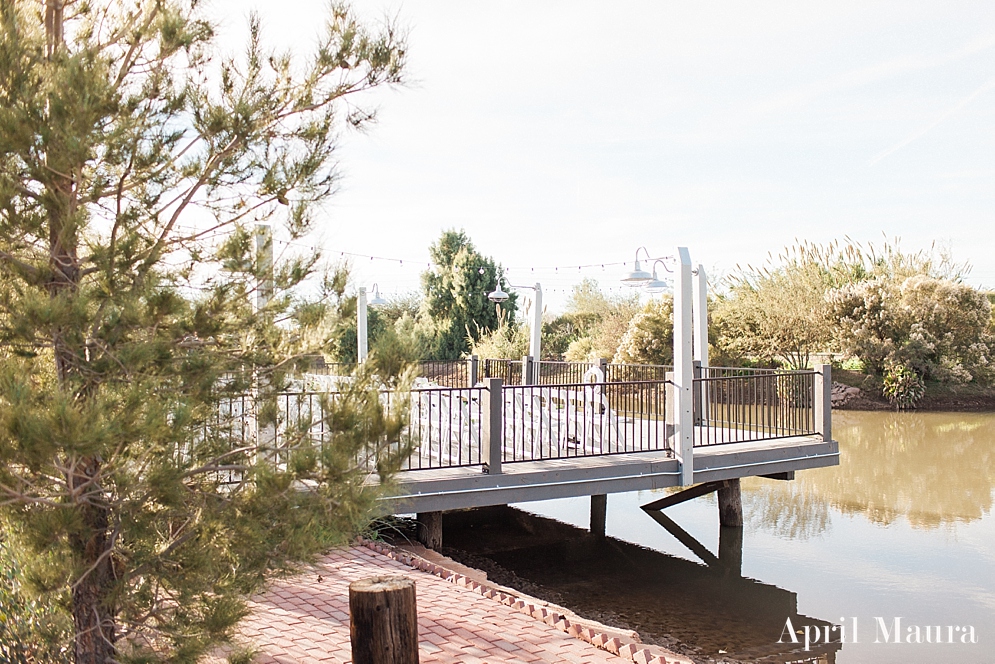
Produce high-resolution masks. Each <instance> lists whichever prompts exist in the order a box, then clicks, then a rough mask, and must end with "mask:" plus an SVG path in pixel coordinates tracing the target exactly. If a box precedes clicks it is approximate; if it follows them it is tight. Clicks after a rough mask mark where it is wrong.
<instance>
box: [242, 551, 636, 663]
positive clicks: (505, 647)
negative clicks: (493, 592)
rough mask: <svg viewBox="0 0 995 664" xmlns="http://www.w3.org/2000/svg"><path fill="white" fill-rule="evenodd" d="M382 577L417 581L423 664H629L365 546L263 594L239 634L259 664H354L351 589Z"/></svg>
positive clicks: (342, 553) (326, 559) (334, 555)
mask: <svg viewBox="0 0 995 664" xmlns="http://www.w3.org/2000/svg"><path fill="white" fill-rule="evenodd" d="M383 574H399V575H404V576H407V577H410V578H412V579H414V581H415V592H416V594H417V602H418V636H419V639H420V651H421V652H420V655H421V661H422V662H423V663H424V664H428V663H431V662H446V663H455V662H459V663H462V664H480V663H481V662H488V663H490V664H493V663H496V662H563V663H569V664H583V663H588V662H590V663H594V662H613V663H618V664H622V663H626V664H632V661H633V660H632V659H630V658H623V657H619V656H617V655H613V654H611V653H609V652H606V651H605V650H601V649H598V648H596V647H595V646H593V645H591V644H590V643H585V642H584V641H582V640H581V639H579V638H576V637H574V636H571V635H570V634H568V633H566V632H564V631H561V630H559V629H557V628H555V627H553V626H550V625H547V624H545V623H544V622H542V621H540V620H537V619H535V618H533V617H532V616H529V615H525V614H524V613H521V612H520V611H517V610H515V609H514V608H512V607H511V606H506V605H505V604H502V603H501V602H499V601H496V600H494V599H490V598H488V597H484V596H482V595H480V594H478V593H476V592H474V591H473V590H471V589H470V588H467V587H461V586H459V585H456V584H454V583H450V582H449V581H446V580H444V579H442V578H439V577H438V576H436V575H434V574H430V573H428V572H424V571H421V570H418V569H413V568H412V567H409V566H408V565H405V564H402V563H400V562H398V561H396V560H392V559H390V558H388V557H387V556H385V555H382V554H379V553H376V552H374V551H372V550H370V549H368V548H366V547H362V546H356V547H353V548H351V549H347V550H343V551H336V552H334V553H332V554H330V555H327V556H325V557H324V558H323V559H322V560H321V561H320V562H319V563H318V565H317V566H316V568H315V570H314V571H311V572H308V573H306V574H301V575H299V576H296V577H292V578H287V579H278V580H275V581H273V582H272V583H270V585H269V586H268V588H267V590H266V592H265V593H263V594H262V595H260V596H257V597H255V598H254V599H253V601H252V603H251V604H250V608H251V610H252V613H251V615H250V616H249V617H248V618H246V619H245V620H244V621H243V622H242V624H241V625H240V629H239V631H240V633H241V634H242V636H243V637H244V638H245V640H246V641H248V642H249V643H251V644H252V645H254V646H255V647H257V648H258V649H259V656H258V657H257V659H256V661H257V662H259V663H260V664H262V663H280V664H291V663H294V664H297V663H304V662H341V663H345V662H351V655H350V646H349V583H350V582H352V581H356V580H357V579H361V578H365V577H369V576H377V575H383ZM319 575H320V576H321V581H320V582H319V581H318V576H319Z"/></svg>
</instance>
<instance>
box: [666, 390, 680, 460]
mask: <svg viewBox="0 0 995 664" xmlns="http://www.w3.org/2000/svg"><path fill="white" fill-rule="evenodd" d="M664 380H666V381H667V382H666V383H664V385H663V389H664V393H663V394H664V396H663V408H664V415H663V422H664V431H665V432H666V436H667V446H668V447H669V448H670V449H671V450H672V451H673V452H674V454H675V456H676V454H677V452H678V451H679V450H678V449H677V436H676V433H677V408H676V407H675V404H676V403H677V390H676V389H674V372H673V371H668V372H667V373H665V374H664Z"/></svg>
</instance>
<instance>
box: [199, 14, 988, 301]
mask: <svg viewBox="0 0 995 664" xmlns="http://www.w3.org/2000/svg"><path fill="white" fill-rule="evenodd" d="M209 6H210V12H211V14H212V16H213V17H214V18H215V19H216V20H218V21H219V23H220V31H221V34H222V39H221V42H220V44H221V46H222V48H224V49H227V50H231V51H238V50H239V49H240V46H239V45H240V44H241V43H242V40H244V37H245V27H246V24H247V21H248V14H249V12H250V11H252V10H255V11H257V12H258V13H259V14H260V15H261V17H262V21H263V26H264V33H263V34H264V39H265V40H266V41H268V42H269V43H270V44H272V45H273V46H275V47H278V48H281V49H283V48H289V49H291V50H293V51H294V52H295V53H299V54H300V55H301V56H302V57H303V56H304V55H305V54H306V53H307V52H308V50H309V49H310V47H311V45H313V44H314V42H315V40H316V37H317V35H318V33H319V30H321V28H322V25H323V17H324V15H325V7H326V4H325V3H324V2H321V1H320V0H279V1H278V2H277V1H274V0H245V1H235V0H213V2H212V3H211V4H210V5H209ZM353 6H354V7H355V8H356V9H357V11H358V12H359V13H360V14H361V15H362V16H364V17H366V18H368V19H369V20H370V21H372V22H377V21H381V20H383V18H384V17H388V16H389V17H394V18H395V20H396V21H397V22H398V23H399V24H400V25H401V26H403V27H404V28H405V29H406V30H407V31H408V46H409V61H408V64H409V67H408V79H409V82H408V84H407V85H406V86H404V87H401V88H398V89H394V90H389V91H383V92H378V93H376V94H375V95H374V96H372V97H369V98H368V99H367V100H366V103H367V104H369V105H372V106H375V107H377V108H378V112H379V121H378V123H377V125H376V126H374V127H373V128H372V129H371V130H370V131H368V132H366V133H357V132H351V133H350V132H345V133H344V134H343V135H342V145H341V150H340V151H339V159H340V166H341V171H342V181H341V189H340V191H339V192H338V194H337V195H336V196H335V197H334V198H333V199H331V200H330V202H329V203H328V204H327V205H326V206H325V208H324V209H323V210H322V213H321V215H320V217H319V218H320V219H321V223H320V230H319V233H318V235H317V236H316V237H315V238H314V240H313V243H314V244H317V245H320V246H322V247H323V248H324V249H325V251H326V253H327V254H328V255H330V256H335V255H336V254H338V255H342V252H347V254H348V253H351V254H355V256H353V257H352V264H353V274H354V277H355V280H356V283H357V284H359V285H366V286H372V285H373V284H374V283H376V284H377V285H378V287H379V289H380V291H381V292H382V293H384V294H394V293H403V292H405V291H411V290H415V289H417V288H418V275H419V273H420V272H421V271H422V270H423V269H425V267H426V265H427V262H428V246H429V244H431V243H432V242H433V241H435V240H436V239H437V238H438V236H439V234H440V233H441V232H442V231H443V230H445V229H448V228H462V229H465V231H466V232H467V234H468V235H469V236H470V238H471V239H472V240H473V242H474V243H475V245H476V246H477V248H478V249H479V250H480V251H481V252H483V253H484V254H486V255H490V256H493V257H494V258H495V259H496V260H498V261H499V262H500V263H502V264H503V265H505V266H506V267H508V268H509V269H510V271H509V275H508V276H509V280H510V282H511V283H512V284H517V285H527V284H532V283H535V282H540V283H541V284H542V286H543V290H544V292H545V294H546V298H545V300H546V304H547V307H549V308H550V309H552V310H556V309H558V308H562V305H563V302H564V301H565V299H566V297H567V294H568V293H569V290H570V288H571V286H572V285H573V284H574V283H577V282H578V281H580V279H581V278H584V277H590V278H594V279H597V280H598V282H599V283H600V284H601V285H602V287H603V288H605V289H606V290H609V289H612V291H610V292H621V291H623V290H624V287H623V286H622V285H621V282H620V279H621V277H622V276H623V273H624V271H625V270H627V269H631V267H632V262H631V261H632V259H633V257H634V256H635V253H636V250H637V249H638V248H639V247H641V246H645V247H647V250H648V252H649V253H650V254H651V255H653V256H663V255H670V254H673V253H674V247H676V246H687V247H688V248H689V249H690V253H691V257H692V260H693V261H694V262H695V263H701V264H703V265H704V266H705V268H706V271H707V272H708V273H709V274H710V275H721V274H724V273H729V272H731V271H733V270H735V269H736V266H737V265H741V266H745V265H762V264H763V263H764V262H765V260H767V257H768V254H769V253H770V252H773V253H774V254H775V255H776V254H777V253H778V251H780V250H781V249H782V248H783V247H785V246H787V245H790V244H792V243H794V241H795V240H796V239H798V240H809V241H814V242H820V243H825V242H829V241H831V240H834V239H839V240H841V239H843V238H844V237H850V238H852V239H854V240H856V241H859V242H862V243H867V242H872V243H878V244H880V242H881V241H882V240H883V239H884V238H885V237H888V238H895V237H900V238H901V245H902V247H903V248H905V249H906V250H918V249H924V248H925V249H928V248H929V247H930V246H931V245H932V244H933V243H937V244H938V245H941V246H945V247H947V248H949V249H950V250H951V251H952V253H953V255H954V258H955V259H957V260H959V261H968V262H970V263H971V264H972V265H973V270H972V272H971V274H970V276H969V277H968V282H969V283H971V284H973V285H976V286H980V287H984V288H995V229H993V221H995V212H993V211H995V205H993V203H995V149H993V148H995V3H992V2H954V1H942V2H915V1H909V0H903V1H901V2H868V1H866V0H862V1H860V2H849V1H846V0H843V1H838V2H833V3H799V2H759V3H742V2H740V3H731V2H727V3H714V2H695V3H674V2H649V1H645V2H635V1H628V0H620V1H616V2H612V3H603V2H602V3H594V2H585V1H577V0H573V1H569V2H568V1H566V0H562V1H561V0H531V1H528V2H516V1H505V2H493V1H491V2H479V1H477V0H460V1H458V2H456V1H446V0H434V1H427V0H405V1H404V2H398V1H396V0H358V1H357V2H354V3H353ZM369 256H375V257H382V258H390V259H396V260H389V261H388V260H379V259H375V260H370V259H369ZM398 260H403V264H400V263H398V262H397V261H398ZM623 262H627V263H628V265H626V266H623V265H620V264H619V263H623ZM603 264H604V265H605V267H603V268H602V267H601V266H602V265H603ZM579 265H580V266H585V267H582V268H580V269H578V267H577V266H579ZM587 266H590V267H587Z"/></svg>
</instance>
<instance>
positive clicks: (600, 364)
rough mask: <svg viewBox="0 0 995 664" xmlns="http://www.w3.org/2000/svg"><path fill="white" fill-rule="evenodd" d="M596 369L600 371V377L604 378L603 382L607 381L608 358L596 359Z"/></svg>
mask: <svg viewBox="0 0 995 664" xmlns="http://www.w3.org/2000/svg"><path fill="white" fill-rule="evenodd" d="M598 368H599V369H601V375H602V376H604V377H605V382H606V383H607V382H609V381H608V358H605V357H599V358H598Z"/></svg>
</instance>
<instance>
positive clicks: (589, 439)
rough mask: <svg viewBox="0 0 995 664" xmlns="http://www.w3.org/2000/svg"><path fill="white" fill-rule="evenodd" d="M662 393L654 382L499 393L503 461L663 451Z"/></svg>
mask: <svg viewBox="0 0 995 664" xmlns="http://www.w3.org/2000/svg"><path fill="white" fill-rule="evenodd" d="M665 387H666V386H665V384H664V383H655V382H644V383H573V384H563V385H510V386H507V387H504V389H503V407H504V414H503V420H504V432H503V440H504V444H503V447H502V460H503V461H504V462H515V461H537V460H542V459H563V458H568V457H584V456H601V455H606V454H621V453H625V452H648V451H663V450H668V449H670V446H669V443H668V436H667V425H666V423H665V422H664V419H665V418H664V414H665V413H666V409H665V404H664V399H665V393H666V389H665Z"/></svg>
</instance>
